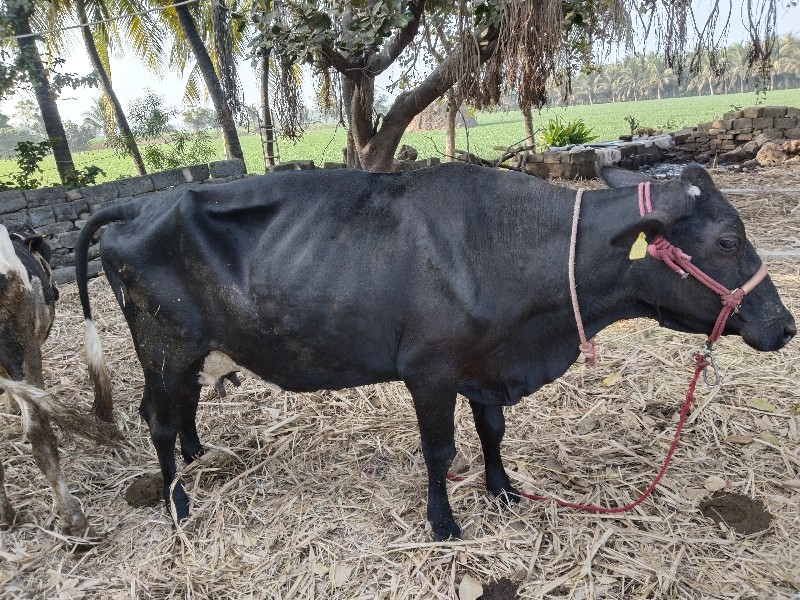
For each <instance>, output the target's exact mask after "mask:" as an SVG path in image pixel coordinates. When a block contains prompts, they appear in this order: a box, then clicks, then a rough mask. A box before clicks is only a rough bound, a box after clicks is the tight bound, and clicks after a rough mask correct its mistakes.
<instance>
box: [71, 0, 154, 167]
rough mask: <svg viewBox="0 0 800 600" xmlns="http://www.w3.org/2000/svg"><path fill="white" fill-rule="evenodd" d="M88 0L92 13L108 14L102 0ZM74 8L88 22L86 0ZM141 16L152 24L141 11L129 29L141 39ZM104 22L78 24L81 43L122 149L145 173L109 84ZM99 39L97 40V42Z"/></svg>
mask: <svg viewBox="0 0 800 600" xmlns="http://www.w3.org/2000/svg"><path fill="white" fill-rule="evenodd" d="M89 2H91V3H92V4H91V6H92V8H93V9H94V10H93V11H92V12H93V13H94V15H93V16H103V15H107V14H108V6H107V4H106V3H105V2H104V0H99V1H97V0H89ZM74 8H75V15H76V16H77V18H78V22H79V23H88V22H89V18H88V16H87V1H86V0H74ZM131 8H134V9H136V8H138V6H137V5H134V6H132V7H131ZM143 18H144V19H145V20H146V21H148V28H149V27H150V26H152V25H151V23H149V21H150V19H149V18H148V16H147V15H143V17H139V19H137V20H136V21H132V31H131V33H132V34H133V35H135V36H136V37H137V38H138V39H139V40H142V39H144V36H143V35H142V32H141V28H139V27H137V26H136V23H138V22H141V21H142V20H143ZM97 20H99V19H97ZM112 23H113V22H112ZM107 25H108V24H105V23H103V24H99V25H97V26H95V27H94V28H92V27H90V26H89V25H85V26H83V27H81V37H82V38H83V43H84V45H85V46H86V53H87V55H88V56H89V60H90V61H91V63H92V67H93V68H94V70H95V72H96V73H97V78H98V81H99V83H100V89H101V90H102V91H103V97H104V102H105V103H106V104H107V105H108V106H110V108H111V112H112V114H113V118H114V121H116V124H117V127H118V128H119V133H120V136H121V140H122V144H123V146H124V148H125V151H126V152H127V154H128V155H129V156H130V157H131V160H132V161H133V165H134V168H135V169H136V172H137V173H138V174H139V175H144V174H145V173H146V172H147V170H146V169H145V165H144V160H143V159H142V155H141V154H140V153H139V147H138V146H137V144H136V140H135V139H134V137H133V133H132V132H131V128H130V126H129V125H128V119H127V118H126V116H125V112H124V111H123V110H122V105H121V104H120V102H119V99H118V98H117V95H116V93H114V88H113V86H112V85H111V69H110V63H109V60H108V43H109V41H110V39H111V38H110V35H109V34H110V28H109V27H108V26H107ZM98 41H99V42H100V44H98V43H97V42H98ZM153 41H155V40H151V44H150V47H152V42H153ZM98 46H99V47H98ZM158 52H159V53H160V47H158Z"/></svg>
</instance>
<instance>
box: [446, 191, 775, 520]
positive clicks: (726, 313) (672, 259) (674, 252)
mask: <svg viewBox="0 0 800 600" xmlns="http://www.w3.org/2000/svg"><path fill="white" fill-rule="evenodd" d="M583 192H584V190H583V189H580V190H578V193H577V194H576V196H575V207H574V210H573V216H572V235H571V238H570V252H569V282H570V296H571V298H572V309H573V312H574V314H575V322H576V324H577V327H578V336H579V337H580V340H581V343H580V349H581V352H582V353H583V354H584V356H585V357H586V363H587V365H588V366H590V367H593V366H594V365H595V363H596V355H595V352H594V339H592V340H588V341H587V340H586V335H585V333H584V330H583V322H582V320H581V315H580V309H579V308H578V297H577V293H576V286H575V271H574V269H575V245H576V240H577V231H578V218H579V215H580V206H581V199H582V197H583ZM652 211H653V207H652V203H651V201H650V182H649V181H646V182H643V183H640V184H639V214H640V216H644V215H646V214H648V213H650V212H652ZM647 252H648V254H649V255H650V256H651V257H653V258H655V259H657V260H661V261H664V263H665V264H666V265H667V266H668V267H669V268H670V269H672V270H673V271H675V272H676V273H678V274H679V275H680V276H681V277H687V276H688V275H691V276H692V277H694V278H695V279H697V280H698V281H699V282H700V283H702V284H703V285H705V286H706V287H708V288H709V289H711V290H713V291H715V292H716V293H717V294H719V296H720V299H721V300H722V310H721V311H720V313H719V316H718V317H717V321H716V323H715V324H714V328H713V330H712V331H711V334H710V335H709V336H708V339H707V340H706V351H705V352H704V353H703V354H701V353H699V352H697V353H695V355H694V359H695V370H694V375H693V376H692V380H691V382H690V383H689V388H688V389H687V390H686V396H685V397H684V400H683V404H682V405H681V414H680V418H679V419H678V425H677V426H676V428H675V435H674V437H673V438H672V443H671V444H670V446H669V449H668V450H667V454H666V456H665V457H664V464H663V465H662V467H661V469H660V470H659V471H658V474H657V475H656V476H655V478H654V479H653V481H652V483H651V484H650V485H649V486H647V489H646V490H645V491H644V492H642V494H641V495H640V496H639V498H637V499H636V500H634V501H633V502H631V503H630V504H626V505H625V506H616V507H613V508H609V507H605V506H597V505H595V504H581V503H577V502H567V501H566V500H558V499H555V498H551V497H548V496H539V495H537V494H527V493H523V492H520V495H521V496H523V497H524V498H528V499H530V500H537V501H552V502H554V503H555V504H557V505H559V506H565V507H567V508H576V509H578V510H585V511H590V512H599V513H605V514H614V513H622V512H627V511H629V510H631V509H632V508H636V507H637V506H639V505H640V504H641V503H642V502H644V501H645V500H646V499H647V498H648V497H649V496H650V494H652V493H653V490H655V489H656V486H657V485H658V483H659V481H661V478H662V477H663V476H664V473H666V472H667V468H668V467H669V463H670V461H671V460H672V455H673V454H674V453H675V449H676V448H677V447H678V440H679V439H680V435H681V431H682V430H683V426H684V425H685V424H686V418H687V417H688V416H689V410H690V409H691V406H692V403H693V402H694V390H695V387H697V381H698V379H699V378H700V373H702V372H703V371H704V370H705V368H706V367H708V366H709V365H710V366H712V367H713V368H714V370H715V372H716V366H714V357H713V355H712V353H711V347H712V345H713V344H714V342H716V341H717V340H718V339H719V337H720V336H721V335H722V332H723V330H724V329H725V323H727V321H728V317H730V315H731V313H732V312H733V311H734V310H736V308H737V307H738V306H739V304H741V302H742V298H744V296H745V294H747V293H749V292H751V291H752V290H753V288H755V287H756V286H757V285H758V284H759V283H760V282H761V280H762V279H764V277H766V275H767V268H766V266H764V264H763V263H762V264H761V266H760V267H759V268H758V270H757V271H756V272H755V274H754V275H753V276H752V277H751V278H750V279H748V280H747V281H746V282H745V283H744V284H742V285H741V286H740V287H738V288H736V289H735V290H729V289H728V288H726V287H725V286H724V285H722V284H721V283H719V282H717V281H716V280H714V279H713V278H711V277H709V276H708V275H707V274H705V273H704V272H703V271H701V270H700V269H699V268H697V267H696V266H695V265H693V264H692V263H691V260H692V257H691V256H689V255H688V254H686V253H685V252H683V251H682V250H680V249H679V248H676V247H675V246H673V245H672V244H670V243H669V242H668V241H667V240H666V239H664V237H663V236H660V235H659V236H657V237H656V238H655V239H654V240H653V242H652V243H650V244H648V246H647ZM717 383H719V376H718V375H717ZM447 478H448V479H449V480H451V481H464V478H463V477H459V476H458V475H454V474H453V473H448V474H447Z"/></svg>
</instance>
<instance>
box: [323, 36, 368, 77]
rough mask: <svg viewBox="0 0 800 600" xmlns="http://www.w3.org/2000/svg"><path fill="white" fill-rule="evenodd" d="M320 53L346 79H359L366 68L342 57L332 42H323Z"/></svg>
mask: <svg viewBox="0 0 800 600" xmlns="http://www.w3.org/2000/svg"><path fill="white" fill-rule="evenodd" d="M319 50H320V53H321V54H322V56H323V58H325V60H326V61H328V63H330V65H331V66H332V67H333V68H334V69H336V70H337V71H339V73H341V74H342V75H344V76H345V77H350V78H351V79H359V78H360V77H361V76H362V74H363V72H364V66H363V65H361V64H359V63H356V62H353V61H351V60H347V58H345V57H344V55H342V53H341V52H339V51H338V50H336V49H335V48H334V47H333V46H332V45H331V44H330V42H323V43H322V44H321V45H320V48H319Z"/></svg>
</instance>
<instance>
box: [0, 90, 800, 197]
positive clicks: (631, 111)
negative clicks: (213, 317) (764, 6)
mask: <svg viewBox="0 0 800 600" xmlns="http://www.w3.org/2000/svg"><path fill="white" fill-rule="evenodd" d="M756 102H757V98H756V96H755V95H754V94H752V93H748V94H726V95H716V96H699V97H691V98H666V99H663V100H641V101H638V102H617V103H613V104H594V105H586V106H570V107H562V108H549V109H544V110H542V111H541V113H539V114H535V115H534V126H535V127H537V128H541V127H544V126H545V125H546V123H547V120H548V119H549V118H551V117H552V116H554V115H559V116H561V117H562V118H564V119H566V120H574V119H578V118H581V119H583V120H584V121H585V122H586V124H587V125H588V126H589V127H591V128H592V129H593V131H594V134H595V135H597V136H598V140H613V139H617V138H618V137H619V136H620V135H621V134H624V133H629V131H630V130H629V126H628V124H627V122H626V121H625V117H628V116H632V117H633V118H635V119H636V120H637V121H638V122H639V125H640V126H641V127H652V128H654V129H664V130H667V131H677V130H678V129H682V128H683V127H694V126H696V125H697V124H698V123H703V122H706V121H711V120H713V119H715V118H718V117H720V116H721V115H722V114H723V113H725V112H727V111H729V110H732V109H733V108H734V107H737V108H739V107H742V108H743V107H748V106H753V105H755V104H756ZM762 104H769V105H785V106H800V89H794V90H776V91H770V92H768V93H767V95H766V98H764V99H762ZM477 119H478V126H476V127H473V128H471V129H469V131H468V132H465V131H464V130H463V129H460V130H459V131H458V133H457V140H456V147H457V148H458V149H461V150H468V151H470V152H473V153H475V154H478V155H480V156H482V157H484V158H489V159H493V158H496V157H497V156H498V155H499V154H500V151H498V150H495V147H498V146H503V147H508V146H513V145H515V144H517V143H519V142H520V141H521V140H522V139H524V137H525V134H524V125H523V121H522V115H521V113H519V112H518V111H510V112H491V113H481V114H479V115H478V116H477ZM345 138H346V133H345V130H344V128H343V127H341V126H339V127H330V126H321V127H315V128H313V129H310V130H309V131H308V132H307V133H306V134H305V135H304V136H303V138H302V139H301V140H300V141H298V142H291V141H289V140H281V141H280V143H279V150H280V158H281V161H283V162H286V161H290V160H308V159H311V160H313V161H314V164H316V165H322V164H323V163H324V162H326V161H331V162H339V161H341V156H342V148H344V147H345V144H346V139H345ZM241 143H242V149H243V151H244V156H245V163H246V164H247V170H248V172H250V173H261V172H263V170H264V160H263V158H262V153H261V139H260V138H259V137H258V136H253V135H243V136H242V137H241ZM402 143H403V144H409V145H411V146H413V147H414V148H416V149H417V150H418V151H419V156H420V157H421V158H422V157H431V156H435V157H441V156H442V155H443V154H444V145H445V143H444V131H443V130H442V131H425V132H414V133H407V134H406V135H405V136H403V139H402ZM215 147H216V156H215V159H214V160H219V159H222V158H223V157H224V154H223V151H222V142H221V141H220V140H215ZM73 157H74V160H75V165H76V167H77V168H78V169H80V168H82V167H84V166H87V165H96V166H98V167H100V168H102V169H103V170H104V171H105V173H106V175H105V176H104V177H100V178H99V179H98V181H106V180H113V179H119V178H120V177H131V176H133V175H134V170H133V165H132V164H131V161H130V160H129V159H127V158H124V157H119V156H117V155H115V153H114V152H113V151H111V150H94V151H88V152H78V153H75V154H74V155H73ZM15 170H16V164H15V163H14V161H12V160H3V161H0V179H3V178H5V177H7V176H8V174H10V173H12V172H13V171H15ZM42 171H43V173H42V175H41V179H42V180H43V181H44V183H46V184H48V185H53V184H56V183H58V174H57V172H56V169H55V163H54V162H53V157H52V156H49V157H47V158H46V159H45V160H44V161H43V162H42Z"/></svg>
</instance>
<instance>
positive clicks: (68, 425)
mask: <svg viewBox="0 0 800 600" xmlns="http://www.w3.org/2000/svg"><path fill="white" fill-rule="evenodd" d="M49 257H50V250H49V248H48V246H47V243H46V242H45V241H44V239H43V238H42V236H40V235H36V234H35V233H34V232H33V231H24V232H17V233H12V234H10V235H9V233H8V231H7V230H6V228H5V227H4V226H3V225H0V393H5V395H7V396H8V397H10V399H11V400H12V401H13V402H14V403H15V404H17V405H18V406H19V409H20V412H21V413H22V420H23V426H24V430H25V435H26V437H27V438H28V440H29V441H30V443H31V450H32V453H33V458H34V460H35V461H36V465H37V466H38V467H39V469H40V470H41V471H42V473H43V474H44V475H45V477H46V478H47V481H48V483H49V484H50V487H52V488H53V495H54V497H55V502H56V506H57V511H58V514H59V517H60V519H61V526H62V531H63V533H65V534H66V535H68V536H76V537H81V538H86V537H93V536H94V533H93V532H92V530H91V529H90V527H89V524H88V522H87V521H86V517H85V516H84V514H83V511H82V510H81V507H80V504H79V503H78V501H77V500H76V499H75V497H74V496H73V495H72V494H71V493H70V491H69V489H68V488H67V483H66V480H65V479H64V474H63V473H62V471H61V466H60V462H59V453H58V445H57V440H56V437H55V435H54V433H53V430H52V428H51V426H50V423H51V421H52V422H55V423H57V424H58V425H59V426H60V427H61V428H62V429H64V430H65V431H66V432H68V433H79V434H81V435H85V436H87V437H90V438H94V439H103V438H105V436H106V435H108V433H109V432H110V431H112V432H115V431H116V430H115V429H114V428H110V427H108V426H107V425H104V424H95V423H94V420H93V419H89V418H87V417H86V416H85V415H82V414H80V412H78V411H76V410H74V409H70V408H68V407H66V406H62V405H60V404H58V403H57V402H54V401H53V400H52V399H50V398H49V397H48V396H47V394H45V392H44V391H43V387H44V378H43V375H42V352H41V347H42V344H44V342H45V340H46V339H47V336H48V334H49V333H50V327H51V326H52V324H53V318H54V316H55V301H56V300H57V299H58V291H57V290H56V288H55V286H54V285H52V283H51V281H50V266H49V264H48V260H49ZM112 437H113V434H112ZM14 519H15V511H14V509H13V507H12V506H11V503H10V502H9V500H8V498H7V497H6V493H5V486H4V471H3V466H2V463H1V462H0V526H8V525H11V524H12V523H13V522H14Z"/></svg>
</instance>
